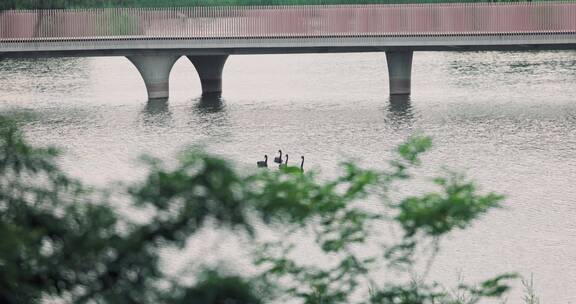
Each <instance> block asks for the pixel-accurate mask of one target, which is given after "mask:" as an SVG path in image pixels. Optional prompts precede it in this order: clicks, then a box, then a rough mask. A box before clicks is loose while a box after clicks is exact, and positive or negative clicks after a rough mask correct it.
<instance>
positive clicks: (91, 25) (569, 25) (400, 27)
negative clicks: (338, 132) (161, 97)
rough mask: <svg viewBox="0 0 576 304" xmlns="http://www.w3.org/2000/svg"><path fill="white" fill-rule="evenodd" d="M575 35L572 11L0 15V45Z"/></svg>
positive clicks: (324, 9) (534, 6) (349, 9)
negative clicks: (129, 40) (171, 40)
mask: <svg viewBox="0 0 576 304" xmlns="http://www.w3.org/2000/svg"><path fill="white" fill-rule="evenodd" d="M562 33H576V3H570V2H536V3H534V2H527V3H507V4H502V3H484V4H477V3H474V4H421V5H418V4H412V5H338V6H268V7H197V8H170V9H147V8H119V9H73V10H28V11H15V10H8V11H0V41H3V42H4V43H7V42H25V41H41V40H53V39H56V40H86V39H88V40H92V39H94V40H106V39H170V38H176V39H180V38H191V39H194V38H248V37H251V38H282V37H311V38H313V37H374V36H414V35H418V36H431V37H432V36H442V35H484V34H490V35H498V34H562Z"/></svg>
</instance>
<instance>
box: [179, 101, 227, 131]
mask: <svg viewBox="0 0 576 304" xmlns="http://www.w3.org/2000/svg"><path fill="white" fill-rule="evenodd" d="M193 102H194V107H193V109H192V112H193V114H194V116H193V118H192V121H190V123H189V124H190V125H194V126H195V127H198V126H199V127H200V131H201V132H202V133H203V134H205V135H208V136H210V137H212V138H214V139H216V140H217V141H218V140H222V139H224V138H228V137H230V135H231V131H230V117H229V113H228V111H227V108H226V102H225V101H224V99H222V96H221V94H203V95H202V96H201V97H199V98H197V99H195V100H193Z"/></svg>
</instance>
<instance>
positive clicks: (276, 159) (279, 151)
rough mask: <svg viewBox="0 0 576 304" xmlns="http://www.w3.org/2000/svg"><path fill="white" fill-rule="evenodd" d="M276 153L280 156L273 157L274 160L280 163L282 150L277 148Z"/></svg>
mask: <svg viewBox="0 0 576 304" xmlns="http://www.w3.org/2000/svg"><path fill="white" fill-rule="evenodd" d="M278 153H280V156H277V157H275V158H274V162H275V163H277V164H281V163H282V150H278Z"/></svg>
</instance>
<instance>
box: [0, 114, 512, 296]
mask: <svg viewBox="0 0 576 304" xmlns="http://www.w3.org/2000/svg"><path fill="white" fill-rule="evenodd" d="M430 147H431V141H430V139H429V138H427V137H420V136H416V137H413V138H411V139H409V140H408V141H407V142H406V143H404V144H402V145H400V147H399V148H398V149H397V151H396V157H395V158H394V159H393V160H392V161H390V163H389V166H388V169H387V170H373V169H364V168H361V167H359V166H358V165H356V164H355V163H353V162H347V163H344V164H342V173H341V174H339V175H337V176H335V177H334V178H325V177H322V178H320V177H318V176H317V175H316V173H315V172H306V173H302V172H300V171H293V172H292V171H285V170H260V171H256V170H239V169H236V168H235V167H234V166H233V165H232V164H230V163H229V162H227V161H225V160H222V159H220V158H218V157H214V156H211V155H208V154H206V153H204V152H202V151H199V150H195V149H191V150H186V151H184V152H183V153H182V154H181V155H180V156H179V158H178V161H177V164H176V165H172V166H170V165H167V164H165V163H164V162H162V161H161V160H159V159H157V158H153V157H143V161H144V163H145V164H146V165H147V166H148V173H147V175H146V177H145V178H144V179H143V180H142V181H140V182H137V183H134V184H132V185H129V186H126V189H125V190H123V191H124V192H123V195H124V196H125V197H127V198H128V199H127V200H128V202H129V204H130V208H133V210H144V211H145V212H146V214H147V215H149V218H148V219H147V220H146V221H144V223H136V222H132V221H130V220H128V219H127V218H126V217H125V216H122V215H121V213H120V212H119V211H118V210H117V208H116V206H115V205H114V204H113V203H112V201H113V199H111V196H112V195H111V194H110V193H109V192H111V191H105V190H102V189H94V188H91V187H87V186H85V185H83V184H82V183H81V182H80V181H78V180H75V179H73V178H71V177H69V176H68V175H67V174H66V173H65V172H64V171H63V170H62V169H60V168H59V166H58V165H57V157H58V156H59V152H58V150H56V149H54V148H36V147H33V146H31V145H30V144H28V143H27V142H26V140H25V139H24V136H23V134H22V133H21V132H20V131H19V129H18V128H17V127H16V126H15V124H14V123H12V122H10V121H7V120H5V119H0V235H1V236H2V239H0V302H1V303H42V302H43V301H44V300H47V299H62V300H63V301H64V302H67V303H238V304H240V303H245V304H248V303H254V304H257V303H264V302H275V303H278V302H296V303H395V304H396V303H403V304H419V303H421V304H424V303H428V304H432V303H450V304H457V303H459V304H469V303H477V302H478V301H480V300H481V299H483V298H486V297H496V298H498V297H501V296H502V295H503V294H504V293H505V292H506V291H507V290H508V288H509V287H508V285H507V284H506V283H507V281H508V280H509V279H513V278H515V275H514V274H504V275H499V276H497V277H495V278H493V279H489V280H486V281H484V282H481V283H479V284H476V285H465V284H463V283H462V284H459V285H458V286H457V287H456V288H457V289H458V291H459V294H460V295H462V296H459V297H458V298H455V297H453V296H452V295H451V294H450V293H448V292H446V289H445V288H444V287H442V286H441V285H440V284H438V283H435V282H427V280H426V277H427V274H428V272H429V270H430V267H431V265H432V263H431V262H432V261H433V259H434V257H435V256H436V254H437V253H438V252H439V250H440V243H441V240H442V239H443V238H444V237H445V236H446V235H448V234H449V233H450V232H452V231H454V230H457V229H465V228H467V227H469V226H470V224H472V223H473V222H474V221H475V220H477V219H478V218H479V217H480V216H481V215H483V214H484V213H486V212H487V211H489V210H490V209H492V208H494V207H497V206H498V205H499V203H500V202H501V201H502V196H499V195H496V194H492V193H487V194H482V193H480V192H479V191H478V190H477V189H476V187H475V185H474V184H473V183H472V182H470V181H467V180H466V179H465V178H463V177H462V176H460V175H457V174H452V173H449V174H448V176H443V177H436V178H434V179H433V180H432V182H433V184H435V185H436V188H437V192H434V193H422V194H419V195H411V196H408V197H406V198H404V199H400V200H398V199H392V198H391V197H394V196H395V195H393V194H394V193H395V192H396V191H394V189H397V188H398V187H401V186H402V184H403V183H406V182H409V181H410V180H411V179H413V176H412V171H413V169H414V168H415V167H418V166H420V163H421V155H422V153H424V152H426V151H427V150H428V149H429V148H430ZM396 194H398V193H396ZM203 227H212V228H217V229H224V230H225V231H226V233H230V234H238V235H242V236H243V237H247V238H249V240H250V244H249V245H247V246H248V247H249V248H247V250H248V251H249V252H250V253H251V256H252V257H253V259H254V260H253V262H254V270H255V271H256V274H253V275H251V276H248V275H244V276H238V275H233V274H231V275H221V274H220V273H219V272H217V271H214V270H210V269H208V270H205V271H202V272H199V274H198V275H197V276H196V280H195V283H194V284H183V283H181V280H180V278H179V277H178V276H169V275H167V274H166V273H165V272H164V271H162V269H161V266H160V262H161V253H160V252H161V250H163V249H165V248H174V249H182V248H184V246H185V245H186V244H187V242H188V241H189V240H190V239H191V238H192V237H193V236H194V235H195V234H197V233H198V232H199V231H200V229H201V228H203ZM394 230H397V231H398V230H399V231H402V233H400V234H399V235H395V234H394V233H392V231H394ZM303 239H309V240H310V244H303V241H302V240H303ZM303 247H305V248H303ZM299 252H300V254H298V253H299ZM302 257H304V258H302ZM383 273H388V274H393V277H394V278H396V279H395V280H394V281H382V277H383V276H382V274H383ZM386 277H389V276H386ZM403 282H404V283H403ZM462 299H467V300H462Z"/></svg>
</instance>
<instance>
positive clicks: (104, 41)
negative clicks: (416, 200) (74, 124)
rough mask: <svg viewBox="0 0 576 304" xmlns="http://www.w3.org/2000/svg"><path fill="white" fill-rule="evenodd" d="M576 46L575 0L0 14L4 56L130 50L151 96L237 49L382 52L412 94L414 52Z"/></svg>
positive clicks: (204, 71)
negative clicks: (176, 68) (176, 74)
mask: <svg viewBox="0 0 576 304" xmlns="http://www.w3.org/2000/svg"><path fill="white" fill-rule="evenodd" d="M561 49H576V3H574V2H572V3H571V2H527V3H472V4H470V3H467V4H408V5H406V4H404V5H334V6H260V7H258V6H256V7H194V8H170V9H149V8H118V9H71V10H6V11H0V59H2V58H24V57H74V56H125V57H127V58H128V59H129V60H130V61H131V62H132V63H133V64H134V65H135V66H136V68H137V69H138V71H139V72H140V74H141V76H142V78H143V80H144V83H145V85H146V89H147V91H148V97H149V99H157V98H158V99H164V98H168V96H169V75H170V70H171V69H172V66H173V65H174V63H175V62H176V61H177V60H178V59H179V58H180V57H181V56H187V57H188V58H189V59H190V61H191V62H192V64H193V65H194V67H195V68H196V70H197V72H198V74H199V76H200V81H201V84H202V92H203V94H219V93H220V92H221V91H222V72H223V68H224V64H225V63H226V59H227V58H228V56H230V55H234V54H279V53H326V52H385V53H386V61H387V64H388V72H389V87H390V94H391V95H395V94H410V92H411V84H410V83H411V70H412V58H413V53H414V52H415V51H481V50H561Z"/></svg>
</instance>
